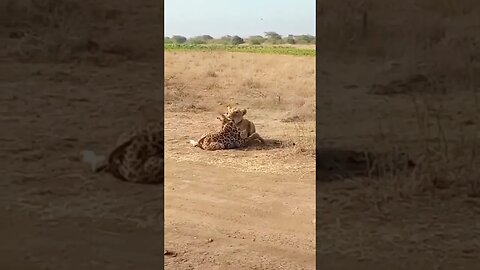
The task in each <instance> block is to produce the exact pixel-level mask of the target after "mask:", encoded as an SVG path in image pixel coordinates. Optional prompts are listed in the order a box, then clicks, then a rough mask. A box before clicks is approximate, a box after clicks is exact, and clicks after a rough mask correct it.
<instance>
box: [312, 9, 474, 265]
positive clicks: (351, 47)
mask: <svg viewBox="0 0 480 270" xmlns="http://www.w3.org/2000/svg"><path fill="white" fill-rule="evenodd" d="M450 4H451V5H450ZM479 7H480V6H478V3H476V4H475V2H474V1H469V0H462V1H455V3H453V2H449V4H447V3H446V2H443V3H440V2H438V1H428V0H424V1H410V0H407V1H402V2H399V1H390V0H387V1H375V0H373V1H363V2H362V3H360V4H359V3H358V2H357V1H342V2H335V1H322V2H320V4H319V8H318V12H319V13H318V14H317V15H318V17H317V23H318V24H317V48H321V49H319V50H318V52H319V55H318V62H317V65H318V70H317V74H318V77H319V84H317V92H318V94H319V96H318V99H317V108H318V115H319V122H318V123H317V125H318V126H317V135H318V136H319V138H320V143H319V150H320V151H319V152H318V154H317V159H316V161H317V164H318V165H319V166H321V168H319V172H322V171H323V170H325V169H328V168H331V167H329V166H327V165H328V164H334V165H335V166H337V167H335V169H336V172H341V173H345V172H346V173H348V172H349V170H350V169H352V168H353V167H354V166H353V165H358V164H357V163H358V159H352V158H349V157H351V156H349V155H352V152H351V151H358V152H362V151H372V152H390V153H392V152H395V151H398V152H404V153H407V154H408V155H409V156H410V157H411V159H412V160H413V161H414V162H415V163H416V165H417V166H416V167H415V168H414V169H413V170H406V169H402V170H399V171H397V172H391V171H383V172H382V173H380V175H379V177H365V176H366V175H365V174H366V173H365V172H364V175H363V176H361V175H360V176H357V177H347V179H345V180H343V181H333V182H328V181H326V180H327V179H326V178H320V179H318V180H319V182H318V183H317V197H318V199H319V202H318V204H317V226H318V227H317V243H318V245H319V246H318V250H317V252H318V253H317V259H318V260H319V263H318V264H317V267H322V266H323V267H324V268H325V269H372V268H388V269H474V268H476V267H477V266H476V265H478V262H479V259H478V258H479V255H480V253H479V252H480V237H479V232H480V231H479V224H480V223H479V222H480V216H479V211H478V209H479V208H478V206H479V203H480V201H479V194H480V193H478V191H479V189H478V183H479V182H478V181H479V180H478V179H480V177H479V172H478V168H477V167H478V166H477V165H478V162H479V160H478V155H477V154H475V153H476V152H477V151H478V139H479V138H480V137H479V136H478V134H479V133H478V131H479V130H480V129H479V124H480V121H479V119H478V115H479V114H478V108H479V103H478V93H477V91H476V89H478V86H479V80H478V76H474V75H473V74H476V73H478V70H479V63H478V59H479V58H478V55H479V52H480V51H479V50H478V47H477V46H476V45H475V44H476V42H477V41H478V39H477V37H478V29H477V28H475V27H471V26H473V25H476V23H475V22H476V21H477V19H476V18H478V14H479V11H480V10H479ZM327 149H328V151H327ZM322 152H323V153H322ZM332 160H333V161H332ZM386 162H387V163H388V162H389V161H386ZM325 164H326V165H325ZM323 175H328V172H327V173H324V174H323Z"/></svg>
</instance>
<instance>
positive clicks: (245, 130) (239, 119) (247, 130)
mask: <svg viewBox="0 0 480 270" xmlns="http://www.w3.org/2000/svg"><path fill="white" fill-rule="evenodd" d="M245 114H247V109H238V108H232V107H230V106H227V113H224V114H223V115H224V116H225V117H220V116H219V117H217V119H219V120H220V121H222V124H223V123H224V122H225V121H226V119H233V120H234V121H235V124H236V125H237V127H238V128H239V129H240V132H241V133H242V134H241V135H242V137H250V136H251V135H253V134H256V130H255V125H254V124H253V122H251V121H249V120H248V119H245V118H243V116H244V115H245ZM255 138H256V139H257V140H259V141H260V142H261V143H262V144H265V140H264V139H263V138H262V137H260V135H258V134H257V135H255Z"/></svg>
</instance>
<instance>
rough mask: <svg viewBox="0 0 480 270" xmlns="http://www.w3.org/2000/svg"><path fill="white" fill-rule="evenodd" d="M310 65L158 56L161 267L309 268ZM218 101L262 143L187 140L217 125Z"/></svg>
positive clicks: (295, 60) (257, 58)
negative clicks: (223, 146) (202, 144)
mask: <svg viewBox="0 0 480 270" xmlns="http://www.w3.org/2000/svg"><path fill="white" fill-rule="evenodd" d="M271 66H275V67H279V68H278V69H273V68H271ZM314 69H315V59H314V58H305V57H288V56H285V57H284V56H270V55H252V54H241V53H185V52H182V53H167V54H166V56H165V77H166V87H165V147H166V150H165V248H166V249H167V250H168V251H171V252H172V253H173V254H174V255H175V256H167V257H166V258H165V265H166V269H232V268H237V269H315V156H314V154H315V152H314V151H315V150H314V145H315V111H314V108H315V107H314V104H315V88H314V85H315V73H314ZM240 70H242V71H243V72H241V73H240V72H238V71H240ZM292 70H293V72H292ZM227 105H232V106H238V107H241V108H246V109H247V114H246V115H245V118H247V119H249V120H251V121H253V122H254V123H255V125H256V128H257V132H258V133H259V134H260V135H261V136H262V137H263V138H264V139H266V140H267V145H266V146H261V145H253V146H252V147H250V148H247V149H244V150H229V151H217V152H207V151H203V150H200V149H198V148H193V147H191V146H190V145H189V144H188V141H189V140H190V139H195V140H197V139H198V138H199V137H200V136H201V135H202V134H203V133H205V132H208V131H210V130H215V129H219V128H220V122H219V120H217V119H216V116H217V115H218V113H223V112H225V111H226V106H227ZM294 107H296V109H293V108H294ZM282 108H289V110H287V111H286V110H283V109H282ZM287 112H288V113H287ZM291 119H296V120H291ZM275 142H276V143H275ZM294 142H296V144H295V145H293V143H294Z"/></svg>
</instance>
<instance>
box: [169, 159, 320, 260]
mask: <svg viewBox="0 0 480 270" xmlns="http://www.w3.org/2000/svg"><path fill="white" fill-rule="evenodd" d="M165 166H166V167H165V168H166V170H165V179H166V183H165V247H166V249H167V250H168V249H171V250H172V251H173V252H176V253H177V254H178V255H177V256H176V257H172V258H169V257H167V258H166V269H229V268H231V267H235V268H239V267H240V266H241V267H242V268H239V269H315V224H314V222H313V220H314V219H315V186H314V184H315V183H314V178H312V181H305V180H300V179H301V177H299V176H298V175H274V174H253V173H245V172H240V171H238V170H237V169H232V168H218V167H214V166H212V165H206V164H203V163H198V162H178V161H175V160H170V159H167V160H166V162H165ZM209 239H211V241H209Z"/></svg>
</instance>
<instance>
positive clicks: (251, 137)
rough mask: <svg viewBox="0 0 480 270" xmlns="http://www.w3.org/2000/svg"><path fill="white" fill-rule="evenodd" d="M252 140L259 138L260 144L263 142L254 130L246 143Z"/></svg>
mask: <svg viewBox="0 0 480 270" xmlns="http://www.w3.org/2000/svg"><path fill="white" fill-rule="evenodd" d="M253 140H259V141H260V142H261V143H262V144H265V140H264V139H263V138H262V137H260V135H259V134H258V133H256V132H255V133H253V134H252V135H250V136H249V137H248V143H250V142H252V141H253Z"/></svg>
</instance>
